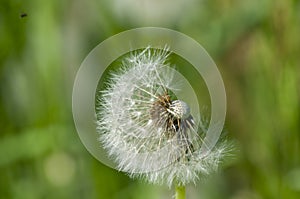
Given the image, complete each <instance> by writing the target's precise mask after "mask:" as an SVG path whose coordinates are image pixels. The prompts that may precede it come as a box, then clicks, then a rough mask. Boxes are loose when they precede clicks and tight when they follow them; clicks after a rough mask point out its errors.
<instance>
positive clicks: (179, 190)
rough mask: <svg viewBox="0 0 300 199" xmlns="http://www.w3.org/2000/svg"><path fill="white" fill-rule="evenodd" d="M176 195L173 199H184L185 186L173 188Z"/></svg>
mask: <svg viewBox="0 0 300 199" xmlns="http://www.w3.org/2000/svg"><path fill="white" fill-rule="evenodd" d="M175 190H176V195H175V199H185V186H178V185H176V186H175Z"/></svg>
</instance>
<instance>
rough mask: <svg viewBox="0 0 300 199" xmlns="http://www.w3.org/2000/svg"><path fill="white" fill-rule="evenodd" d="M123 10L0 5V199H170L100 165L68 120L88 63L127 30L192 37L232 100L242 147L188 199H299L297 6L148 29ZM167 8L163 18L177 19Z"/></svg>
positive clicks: (233, 127) (214, 6)
mask: <svg viewBox="0 0 300 199" xmlns="http://www.w3.org/2000/svg"><path fill="white" fill-rule="evenodd" d="M116 2H119V1H117V0H113V1H109V0H105V1H83V0H82V1H58V0H53V1H37V0H30V1H19V0H10V1H2V2H1V3H0V46H1V50H0V82H1V84H0V94H1V95H0V199H2V198H3V199H4V198H5V199H8V198H12V199H13V198H23V199H27V198H28V199H35V198H49V199H51V198H73V199H75V198H115V199H119V198H128V199H129V198H133V199H138V198H171V197H172V191H168V190H167V188H165V187H162V188H161V187H157V186H152V185H146V184H144V183H142V182H138V181H136V180H131V179H129V178H128V177H127V176H126V175H125V174H123V173H119V172H117V171H115V170H112V169H110V168H107V167H106V166H104V165H102V164H101V163H99V162H98V161H96V160H95V159H93V158H92V157H91V156H90V154H89V153H88V152H87V151H86V149H85V148H84V146H83V145H82V143H81V142H80V140H79V137H78V135H77V133H76V131H75V128H74V124H73V121H72V112H71V94H72V85H73V81H74V78H75V75H76V71H77V69H78V68H79V66H80V64H81V62H82V61H83V59H84V57H85V56H86V55H87V53H88V52H89V51H90V50H91V49H92V48H93V47H95V46H96V45H97V44H98V43H99V42H101V41H103V40H105V39H106V38H108V37H110V36H112V35H114V34H117V33H119V32H121V31H123V30H127V29H131V28H134V27H139V26H153V25H157V26H163V27H167V28H172V29H175V30H178V31H181V32H183V33H185V34H187V35H189V36H191V37H193V38H194V39H195V40H197V41H198V42H199V43H201V44H202V45H203V46H204V47H205V48H206V49H207V51H208V52H209V53H210V55H211V56H212V57H213V59H214V60H215V61H216V63H217V65H218V67H219V69H220V70H221V73H222V76H223V78H224V83H225V87H226V90H227V98H228V113H227V120H226V129H227V131H228V136H230V137H231V139H234V140H236V141H237V143H238V145H239V147H238V150H239V154H238V155H236V158H235V161H234V163H233V164H231V165H229V166H227V167H226V168H225V170H224V171H222V172H220V173H219V174H216V175H215V176H212V177H211V178H209V179H207V181H206V182H205V183H202V182H199V184H198V186H196V187H194V186H191V187H188V188H187V198H215V199H218V198H234V199H242V198H243V199H247V198H249V199H250V198H251V199H253V198H254V199H256V198H257V199H259V198H299V196H300V158H299V157H300V156H299V153H300V133H299V132H300V126H299V123H300V108H299V107H300V87H299V85H300V67H299V66H300V61H299V60H300V59H299V55H300V37H299V35H300V26H299V24H300V15H299V13H300V2H299V1H297V0H290V1H281V0H275V1H270V0H263V1H258V0H254V1H238V0H225V1H224V0H217V1H208V0H203V1H193V3H192V5H191V6H190V7H189V10H182V13H176V15H173V18H174V16H177V15H178V16H180V17H178V18H176V20H173V18H167V17H168V16H169V15H167V13H166V15H165V16H166V18H165V19H164V20H161V21H159V20H156V21H151V20H149V16H147V20H146V16H145V21H143V19H144V18H143V16H140V15H138V14H137V13H135V12H134V9H136V8H135V7H136V5H133V4H132V5H130V6H127V7H126V6H125V7H122V9H121V10H120V8H118V4H117V3H116ZM157 2H160V1H154V2H153V4H158V5H157V6H165V5H160V4H159V3H157ZM170 2H171V3H170V4H168V7H167V8H166V9H167V10H168V9H169V10H172V9H173V8H174V9H175V8H176V2H177V1H174V3H173V1H170ZM187 2H189V1H187ZM139 5H140V4H139ZM117 8H118V9H117ZM126 9H128V10H127V11H126ZM137 9H148V12H147V14H149V10H150V11H151V9H153V10H152V12H153V13H154V12H155V11H157V12H158V10H159V9H155V6H154V7H143V6H141V7H140V8H139V7H137ZM22 13H26V14H27V16H24V17H21V15H22ZM124 13H125V14H124ZM126 13H127V14H126ZM141 13H143V12H141ZM129 15H131V16H134V17H128V16H129ZM150 19H151V16H150ZM135 20H137V21H135ZM179 62H180V63H181V64H183V65H184V64H186V63H185V61H184V60H181V61H180V60H179ZM179 70H183V71H181V72H182V73H185V75H188V76H190V75H191V74H190V73H188V72H187V71H184V67H182V68H180V67H179ZM191 76H192V75H191ZM201 87H203V86H202V85H199V88H201ZM204 101H205V102H208V101H209V100H208V99H205V100H204ZM208 103H209V102H208Z"/></svg>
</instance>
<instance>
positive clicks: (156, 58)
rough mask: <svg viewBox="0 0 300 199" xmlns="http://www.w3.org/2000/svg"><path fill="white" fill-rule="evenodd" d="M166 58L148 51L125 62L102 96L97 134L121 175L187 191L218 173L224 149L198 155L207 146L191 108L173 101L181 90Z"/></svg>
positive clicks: (159, 53)
mask: <svg viewBox="0 0 300 199" xmlns="http://www.w3.org/2000/svg"><path fill="white" fill-rule="evenodd" d="M168 55H169V52H168V50H167V49H163V50H153V49H151V48H150V47H149V48H146V49H145V50H143V51H141V52H135V53H132V55H131V56H129V57H128V58H126V59H124V61H123V63H122V67H121V69H120V70H119V71H117V72H115V73H113V74H112V75H111V78H110V79H109V82H108V88H106V89H105V90H103V91H101V94H100V98H99V104H100V106H99V107H98V109H97V110H98V112H97V114H98V115H97V116H98V117H97V118H98V121H97V129H98V132H99V135H100V136H99V140H100V142H101V143H102V145H103V147H104V148H105V149H106V150H107V151H108V154H109V155H110V157H111V158H112V159H114V161H115V162H116V163H117V165H118V169H119V170H121V171H125V172H127V173H128V174H129V175H130V176H131V177H141V178H143V179H145V180H146V181H148V182H151V183H155V184H166V185H168V186H172V184H174V183H176V184H179V185H186V184H188V183H191V182H194V183H195V182H196V180H197V179H198V178H199V176H201V175H206V174H209V173H211V172H212V171H214V170H216V169H217V166H218V164H219V161H220V159H221V157H222V155H223V152H224V150H225V148H226V147H225V145H224V146H223V145H222V146H220V147H218V148H216V149H215V150H213V151H211V152H210V153H209V154H206V155H204V154H201V153H200V148H201V146H202V145H204V144H205V143H204V142H203V139H202V135H201V132H199V131H198V126H197V123H198V122H197V121H195V120H194V117H193V116H192V114H191V110H190V107H189V105H188V104H187V103H186V102H184V101H183V100H181V99H177V98H176V96H174V95H173V92H172V91H174V90H176V89H177V90H180V88H177V87H174V84H173V82H172V81H173V75H174V74H173V73H172V70H168V68H170V65H169V64H168V63H167V58H168ZM202 134H205V132H202Z"/></svg>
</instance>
